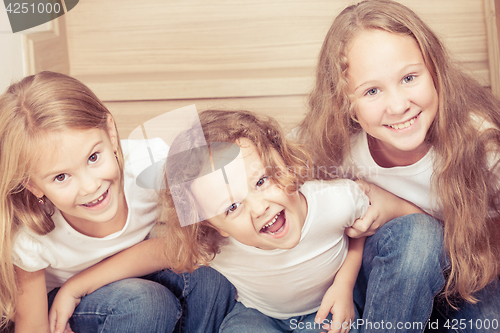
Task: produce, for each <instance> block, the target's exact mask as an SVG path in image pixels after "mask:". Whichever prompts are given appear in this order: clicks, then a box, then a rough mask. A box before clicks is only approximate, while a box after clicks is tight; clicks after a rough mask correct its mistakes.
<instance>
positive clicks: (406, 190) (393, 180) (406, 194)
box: [343, 131, 442, 219]
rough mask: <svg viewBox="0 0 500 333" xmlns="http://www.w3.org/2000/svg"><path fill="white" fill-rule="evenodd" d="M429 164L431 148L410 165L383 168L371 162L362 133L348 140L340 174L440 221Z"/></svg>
mask: <svg viewBox="0 0 500 333" xmlns="http://www.w3.org/2000/svg"><path fill="white" fill-rule="evenodd" d="M433 160H434V150H433V149H432V148H431V149H430V150H429V151H428V152H427V154H426V155H425V156H424V157H422V158H421V159H420V160H419V161H418V162H416V163H414V164H412V165H408V166H402V167H392V168H383V167H381V166H379V165H378V164H377V163H376V162H375V161H374V160H373V157H372V155H371V153H370V149H369V147H368V139H367V135H366V132H365V131H361V132H360V133H359V134H358V135H357V136H355V137H353V138H352V140H351V156H350V157H348V158H347V159H346V161H345V163H344V170H343V171H344V173H345V174H352V175H353V176H355V177H356V178H362V179H364V180H366V181H367V182H370V183H373V184H375V185H377V186H379V187H381V188H383V189H385V190H386V191H389V192H391V193H393V194H395V195H397V196H398V197H400V198H403V199H405V200H407V201H409V202H412V203H414V204H415V205H417V206H418V207H420V208H421V209H422V210H424V211H425V212H427V213H428V214H430V215H432V216H434V217H436V218H438V219H441V218H442V213H441V208H440V206H439V204H438V202H437V201H436V195H431V179H432V175H433V172H434V165H433Z"/></svg>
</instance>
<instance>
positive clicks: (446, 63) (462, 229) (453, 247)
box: [299, 0, 500, 303]
mask: <svg viewBox="0 0 500 333" xmlns="http://www.w3.org/2000/svg"><path fill="white" fill-rule="evenodd" d="M368 29H379V30H383V31H387V32H390V33H394V34H398V35H402V36H409V37H411V38H413V39H414V40H415V41H416V42H417V44H418V46H419V48H420V50H421V52H422V55H423V58H424V61H425V64H426V66H427V68H428V70H429V72H430V73H431V75H432V78H433V81H434V86H435V87H436V90H437V92H438V96H439V107H438V112H437V115H436V118H435V119H434V122H433V123H432V125H431V127H430V129H429V131H428V133H427V137H426V140H427V141H428V142H429V143H430V144H431V145H432V147H433V149H434V151H435V155H436V159H435V162H434V169H435V175H434V177H433V179H432V186H433V189H434V190H435V192H436V194H437V197H438V198H439V201H440V203H441V204H442V208H443V216H444V217H445V218H444V221H443V224H444V244H445V249H446V252H447V254H448V257H449V259H450V261H451V269H450V271H449V272H448V279H447V284H446V286H445V290H444V293H443V294H444V295H445V296H446V298H447V299H448V301H449V302H451V303H453V302H452V300H453V299H454V298H455V297H456V296H460V297H461V298H463V299H465V300H466V301H468V302H472V303H475V302H476V301H477V299H476V298H475V297H474V293H475V292H477V291H479V290H481V289H482V288H484V287H485V286H486V285H487V284H488V283H490V282H491V281H492V280H493V279H495V278H497V277H498V275H499V268H500V261H499V260H500V259H499V258H500V249H499V248H500V244H499V242H500V219H499V216H500V214H499V211H500V192H499V184H500V180H499V175H500V165H499V162H498V160H499V159H500V131H499V129H500V103H499V101H498V100H497V99H496V98H495V97H494V96H493V94H492V93H491V91H490V90H489V89H487V88H484V87H481V86H480V84H479V83H478V82H477V81H475V80H474V79H472V78H470V77H469V76H468V75H466V74H465V73H464V72H463V71H461V70H460V69H459V68H458V66H456V65H455V64H454V62H453V61H452V60H451V58H450V57H449V55H448V54H447V51H446V49H445V47H444V46H443V44H442V43H441V41H440V40H439V38H438V37H437V36H436V35H435V34H434V33H433V32H432V30H431V29H430V28H429V27H428V26H427V25H426V24H425V23H424V22H423V21H422V20H421V19H420V18H419V17H418V16H417V15H416V14H415V13H414V12H413V11H411V10H410V9H409V8H407V7H405V6H403V5H401V4H399V3H397V2H394V1H390V0H367V1H363V2H361V3H359V4H357V5H352V6H349V7H347V8H346V9H344V10H343V11H342V12H341V13H340V14H339V15H338V16H337V18H336V19H335V21H334V22H333V24H332V26H331V28H330V30H329V31H328V34H327V36H326V39H325V41H324V44H323V47H322V50H321V53H320V58H319V64H318V69H317V73H316V85H315V88H314V90H313V91H312V93H311V94H310V99H309V107H310V111H309V113H308V114H307V116H306V118H305V119H304V120H303V121H302V123H301V125H300V130H299V137H300V139H301V140H302V142H307V143H309V144H311V145H312V146H313V147H315V150H314V155H313V160H314V161H315V163H316V165H325V166H329V165H335V166H339V165H342V163H343V162H344V160H345V159H346V157H347V156H348V155H349V154H350V139H351V137H353V136H355V135H356V134H357V133H359V132H360V131H361V127H360V125H359V124H358V123H357V122H356V120H355V119H353V114H354V112H353V104H352V103H351V101H350V98H349V90H348V78H347V71H348V69H349V63H348V61H347V52H348V50H349V46H350V43H351V41H352V40H353V39H354V38H355V37H356V36H357V35H358V34H360V33H361V32H362V31H364V30H368ZM474 119H476V120H477V119H479V120H481V121H482V120H484V121H486V123H488V124H489V125H490V126H489V128H487V129H484V130H479V129H478V126H477V121H475V120H474ZM472 161H473V163H471V162H472ZM431 192H432V191H431Z"/></svg>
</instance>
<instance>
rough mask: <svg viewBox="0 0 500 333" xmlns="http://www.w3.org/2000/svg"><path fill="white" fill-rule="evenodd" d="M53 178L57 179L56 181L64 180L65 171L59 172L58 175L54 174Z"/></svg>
mask: <svg viewBox="0 0 500 333" xmlns="http://www.w3.org/2000/svg"><path fill="white" fill-rule="evenodd" d="M54 180H55V181H58V182H62V181H64V180H66V174H65V173H61V174H60V175H57V176H55V178H54Z"/></svg>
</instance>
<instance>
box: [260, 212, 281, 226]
mask: <svg viewBox="0 0 500 333" xmlns="http://www.w3.org/2000/svg"><path fill="white" fill-rule="evenodd" d="M280 214H281V212H279V213H278V214H276V216H275V217H274V218H273V220H272V221H271V222H269V223H268V224H266V225H265V226H263V227H262V229H264V228H269V227H270V226H272V225H273V224H274V223H275V222H276V220H277V219H278V216H280Z"/></svg>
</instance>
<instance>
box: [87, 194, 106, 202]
mask: <svg viewBox="0 0 500 333" xmlns="http://www.w3.org/2000/svg"><path fill="white" fill-rule="evenodd" d="M102 199H104V194H103V195H101V196H100V197H99V198H97V199H95V200H94V201H91V202H88V203H87V205H94V204H96V203H98V202H100V201H102Z"/></svg>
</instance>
